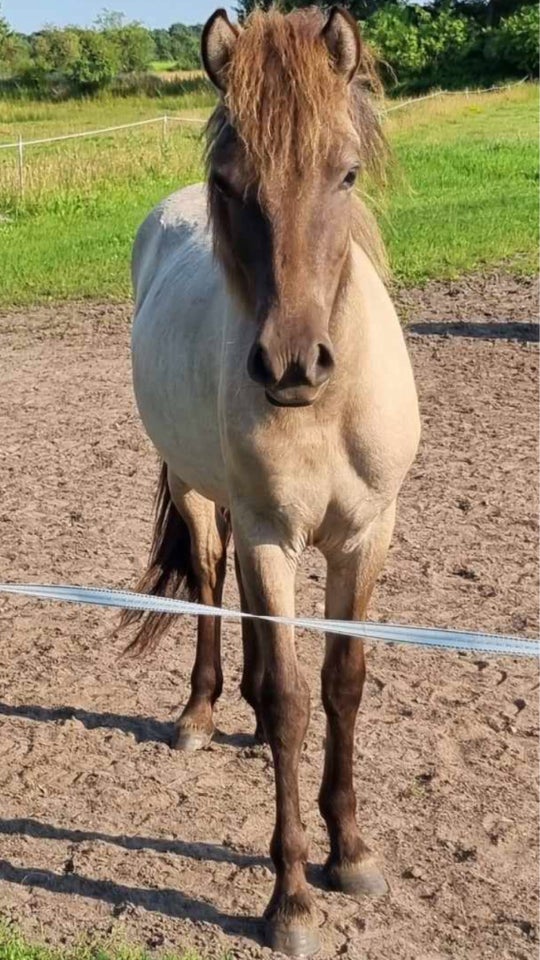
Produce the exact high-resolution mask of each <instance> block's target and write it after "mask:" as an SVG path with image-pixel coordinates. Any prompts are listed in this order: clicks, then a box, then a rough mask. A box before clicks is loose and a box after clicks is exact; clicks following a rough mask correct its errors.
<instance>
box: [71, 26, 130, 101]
mask: <svg viewBox="0 0 540 960" xmlns="http://www.w3.org/2000/svg"><path fill="white" fill-rule="evenodd" d="M77 34H78V38H79V54H78V56H77V58H76V60H74V61H73V63H71V64H70V65H69V66H68V68H67V71H66V73H67V76H68V77H69V79H70V80H72V82H73V83H74V84H75V85H76V86H77V87H78V88H79V89H80V90H86V91H88V92H91V91H95V90H99V89H101V88H103V87H106V86H108V85H109V84H110V83H111V82H112V81H113V80H114V78H115V77H116V75H117V74H118V70H119V68H120V54H119V50H118V46H117V44H116V43H115V42H114V41H113V40H111V38H110V36H108V35H107V33H104V32H100V31H97V30H78V31H77Z"/></svg>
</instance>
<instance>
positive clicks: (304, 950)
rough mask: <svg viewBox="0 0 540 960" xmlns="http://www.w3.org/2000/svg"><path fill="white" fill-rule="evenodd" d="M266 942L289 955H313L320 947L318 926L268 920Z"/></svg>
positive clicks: (278, 951)
mask: <svg viewBox="0 0 540 960" xmlns="http://www.w3.org/2000/svg"><path fill="white" fill-rule="evenodd" d="M266 943H267V945H268V946H269V947H270V949H271V950H274V951H275V952H276V953H284V954H285V955H286V956H287V957H312V956H313V954H315V953H317V952H318V950H319V948H320V941H319V931H318V929H317V927H305V926H301V925H300V924H298V925H296V924H292V923H291V924H289V923H285V922H284V921H279V920H267V921H266Z"/></svg>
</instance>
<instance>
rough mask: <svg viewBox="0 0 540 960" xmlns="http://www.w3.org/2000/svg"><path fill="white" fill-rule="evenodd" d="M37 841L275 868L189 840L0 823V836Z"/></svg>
mask: <svg viewBox="0 0 540 960" xmlns="http://www.w3.org/2000/svg"><path fill="white" fill-rule="evenodd" d="M1 834H3V835H5V836H23V837H37V838H38V839H41V840H68V841H70V842H71V843H84V842H86V843H88V842H92V841H94V840H99V841H101V842H102V843H110V844H113V845H114V846H117V847H123V848H124V849H125V850H154V851H155V852H156V853H172V854H177V855H178V856H181V857H187V858H188V859H190V860H199V861H201V860H210V861H212V862H213V863H231V864H234V865H235V866H237V867H254V866H266V867H272V862H271V860H270V859H269V858H268V857H262V856H257V855H256V854H250V853H240V852H238V851H236V850H233V849H231V848H230V847H224V846H222V845H221V844H219V843H195V842H191V841H188V840H179V839H170V838H163V839H161V838H159V837H139V836H127V835H125V834H124V835H120V836H115V835H114V834H109V833H100V832H99V831H94V830H74V829H71V828H69V827H57V826H54V825H53V824H52V823H43V822H42V821H40V820H33V819H31V818H27V817H15V818H13V819H10V820H2V819H0V835H1Z"/></svg>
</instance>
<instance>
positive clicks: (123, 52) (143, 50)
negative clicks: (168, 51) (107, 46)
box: [106, 23, 156, 73]
mask: <svg viewBox="0 0 540 960" xmlns="http://www.w3.org/2000/svg"><path fill="white" fill-rule="evenodd" d="M106 35H107V36H109V37H110V39H111V40H112V41H113V42H114V43H116V45H117V47H118V51H119V58H120V69H121V70H123V71H125V72H126V73H132V72H142V71H143V70H147V69H148V67H149V66H150V63H151V61H152V60H153V59H154V56H155V52H156V48H155V44H154V40H153V38H152V35H151V33H150V31H149V30H147V29H146V27H144V26H143V25H142V24H140V23H128V24H126V25H125V26H123V27H121V28H120V29H118V30H110V31H106Z"/></svg>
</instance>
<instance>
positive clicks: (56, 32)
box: [30, 27, 80, 73]
mask: <svg viewBox="0 0 540 960" xmlns="http://www.w3.org/2000/svg"><path fill="white" fill-rule="evenodd" d="M30 49H31V56H32V61H33V65H34V67H35V68H36V69H37V70H40V71H42V72H43V73H56V72H58V73H61V72H65V71H66V70H67V69H68V68H69V67H70V66H71V64H72V63H74V62H75V60H77V58H78V57H79V55H80V44H79V36H78V33H77V31H76V30H75V29H70V28H66V29H64V30H60V29H59V28H57V27H48V28H46V29H45V30H41V31H40V32H39V33H35V34H34V35H33V37H32V41H31V47H30Z"/></svg>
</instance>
